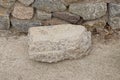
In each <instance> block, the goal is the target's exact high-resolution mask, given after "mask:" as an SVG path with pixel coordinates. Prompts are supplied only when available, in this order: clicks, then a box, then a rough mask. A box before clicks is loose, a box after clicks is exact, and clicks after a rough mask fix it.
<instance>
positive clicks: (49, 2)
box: [33, 0, 66, 12]
mask: <svg viewBox="0 0 120 80" xmlns="http://www.w3.org/2000/svg"><path fill="white" fill-rule="evenodd" d="M33 7H35V8H37V9H39V10H43V11H47V12H54V11H64V10H66V6H65V5H64V4H63V3H62V2H61V0H35V2H34V4H33Z"/></svg>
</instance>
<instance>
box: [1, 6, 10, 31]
mask: <svg viewBox="0 0 120 80" xmlns="http://www.w3.org/2000/svg"><path fill="white" fill-rule="evenodd" d="M9 27H10V20H9V14H8V13H7V10H6V9H3V8H0V30H6V29H9Z"/></svg>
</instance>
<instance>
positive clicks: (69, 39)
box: [28, 24, 92, 63]
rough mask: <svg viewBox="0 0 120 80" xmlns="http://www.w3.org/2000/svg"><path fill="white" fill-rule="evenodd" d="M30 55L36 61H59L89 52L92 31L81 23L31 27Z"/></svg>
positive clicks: (75, 57) (79, 56)
mask: <svg viewBox="0 0 120 80" xmlns="http://www.w3.org/2000/svg"><path fill="white" fill-rule="evenodd" d="M28 37H29V41H28V42H29V43H28V44H29V57H30V59H33V60H35V61H41V62H48V63H52V62H58V61H62V60H66V59H77V58H81V57H82V56H85V55H87V54H88V50H89V49H90V47H91V45H92V44H91V33H90V32H88V31H87V30H86V28H85V27H83V26H81V25H71V24H63V25H55V26H43V27H41V26H40V27H32V28H30V29H29V35H28Z"/></svg>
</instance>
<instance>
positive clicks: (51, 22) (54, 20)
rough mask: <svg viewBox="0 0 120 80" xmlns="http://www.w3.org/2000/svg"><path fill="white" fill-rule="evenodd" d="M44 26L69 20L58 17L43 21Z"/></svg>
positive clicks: (64, 22)
mask: <svg viewBox="0 0 120 80" xmlns="http://www.w3.org/2000/svg"><path fill="white" fill-rule="evenodd" d="M41 22H42V24H43V25H44V26H50V25H60V24H69V23H68V22H66V21H64V20H61V19H58V18H52V19H49V20H45V21H41Z"/></svg>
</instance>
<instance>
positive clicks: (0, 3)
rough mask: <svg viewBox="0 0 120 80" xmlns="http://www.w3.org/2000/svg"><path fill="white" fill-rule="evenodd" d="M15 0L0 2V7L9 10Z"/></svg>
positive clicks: (0, 0)
mask: <svg viewBox="0 0 120 80" xmlns="http://www.w3.org/2000/svg"><path fill="white" fill-rule="evenodd" d="M15 1H16V0H0V6H2V7H5V8H10V7H12V6H13V5H14V3H15Z"/></svg>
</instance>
